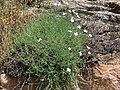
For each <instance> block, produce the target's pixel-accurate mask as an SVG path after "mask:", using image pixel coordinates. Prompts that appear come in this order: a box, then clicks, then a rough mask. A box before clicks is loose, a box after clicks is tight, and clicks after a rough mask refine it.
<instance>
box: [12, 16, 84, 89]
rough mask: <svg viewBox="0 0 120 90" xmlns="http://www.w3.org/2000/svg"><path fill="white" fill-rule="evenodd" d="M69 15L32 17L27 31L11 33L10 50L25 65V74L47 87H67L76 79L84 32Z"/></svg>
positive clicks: (80, 61)
mask: <svg viewBox="0 0 120 90" xmlns="http://www.w3.org/2000/svg"><path fill="white" fill-rule="evenodd" d="M69 18H70V17H69V16H68V17H64V16H60V15H51V14H47V15H44V16H43V17H40V18H37V19H34V20H32V21H31V24H30V25H28V26H27V28H28V31H27V32H24V33H22V34H21V35H20V36H16V35H13V39H14V41H13V44H12V47H11V50H12V52H15V53H16V55H15V56H16V59H18V60H23V61H24V62H25V64H26V65H28V67H29V68H28V70H27V72H26V74H29V75H36V76H37V77H38V78H37V81H38V82H40V85H42V84H41V83H43V87H44V88H45V89H46V90H48V88H51V89H53V90H66V89H65V88H67V89H68V87H69V88H70V87H71V85H72V84H73V83H74V84H75V83H76V82H77V78H76V76H77V73H78V72H79V70H78V67H77V64H78V63H81V64H82V60H81V59H80V56H79V52H80V51H81V50H82V44H83V34H82V32H81V31H80V29H77V28H76V27H75V26H74V25H73V24H72V23H70V22H69V21H70V20H69ZM70 30H71V31H72V32H69V31H70ZM75 33H77V34H78V35H76V36H75ZM70 49H71V50H70ZM67 86H68V87H67ZM43 87H42V88H43ZM38 88H41V86H39V85H38ZM40 90H41V89H40ZM69 90H70V89H69Z"/></svg>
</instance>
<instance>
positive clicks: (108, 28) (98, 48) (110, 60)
mask: <svg viewBox="0 0 120 90" xmlns="http://www.w3.org/2000/svg"><path fill="white" fill-rule="evenodd" d="M67 1H70V0H66V1H63V2H62V4H61V6H57V7H56V8H59V7H60V9H63V10H64V9H70V10H75V12H77V13H79V16H80V18H81V19H80V21H82V22H84V26H83V27H84V28H85V29H87V30H88V31H89V33H91V34H92V35H93V37H92V38H90V40H89V42H88V43H87V44H88V45H89V46H90V47H91V49H90V51H91V52H92V54H93V58H92V60H93V61H97V64H96V62H95V64H94V66H93V67H92V68H93V70H92V75H91V78H90V79H89V80H87V79H85V78H84V77H82V78H83V79H85V80H86V81H84V82H85V83H84V84H83V83H82V84H80V85H81V86H80V88H81V90H120V56H119V53H120V1H119V0H76V2H74V1H72V0H71V1H70V2H67ZM44 3H45V4H42V5H43V6H44V7H47V8H48V6H49V7H52V5H53V3H54V1H52V4H50V3H51V2H49V3H48V4H50V5H47V4H46V2H44ZM64 7H66V8H64ZM72 14H74V13H72ZM74 16H75V15H74ZM86 36H88V34H86ZM88 77H89V76H88ZM18 82H19V79H18V78H13V77H10V76H8V75H6V74H1V76H0V86H1V89H0V90H12V89H13V88H14V87H16V85H17V84H18ZM33 86H34V85H33ZM2 88H4V89H2ZM33 88H34V87H32V89H31V90H34V89H33ZM15 90H19V89H18V88H17V89H15ZM25 90H27V89H25Z"/></svg>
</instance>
